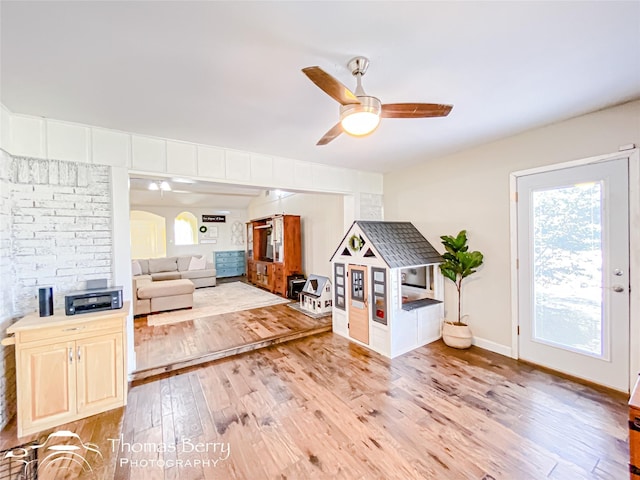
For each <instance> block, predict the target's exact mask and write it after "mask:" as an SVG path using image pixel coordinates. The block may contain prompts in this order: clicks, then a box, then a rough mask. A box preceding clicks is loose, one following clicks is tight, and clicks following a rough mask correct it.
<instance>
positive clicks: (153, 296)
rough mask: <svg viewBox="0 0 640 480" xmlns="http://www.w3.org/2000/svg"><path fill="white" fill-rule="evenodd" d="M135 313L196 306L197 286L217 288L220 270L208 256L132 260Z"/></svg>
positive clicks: (143, 313)
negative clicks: (208, 259) (209, 260)
mask: <svg viewBox="0 0 640 480" xmlns="http://www.w3.org/2000/svg"><path fill="white" fill-rule="evenodd" d="M132 273H133V294H134V315H145V314H148V313H153V312H163V311H166V310H175V309H179V308H191V307H192V306H193V292H194V290H195V289H196V288H203V287H215V286H216V269H215V266H214V265H213V263H210V262H207V259H206V258H205V257H204V256H191V255H188V256H179V257H166V258H149V259H136V260H133V261H132Z"/></svg>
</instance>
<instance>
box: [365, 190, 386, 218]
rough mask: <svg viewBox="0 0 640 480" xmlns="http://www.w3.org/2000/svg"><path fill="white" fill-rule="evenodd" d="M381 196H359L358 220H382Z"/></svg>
mask: <svg viewBox="0 0 640 480" xmlns="http://www.w3.org/2000/svg"><path fill="white" fill-rule="evenodd" d="M382 206H383V203H382V195H377V194H375V193H361V194H360V219H361V220H382V219H383V216H384V213H383V211H382Z"/></svg>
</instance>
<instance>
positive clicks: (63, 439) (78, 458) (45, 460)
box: [2, 430, 102, 479]
mask: <svg viewBox="0 0 640 480" xmlns="http://www.w3.org/2000/svg"><path fill="white" fill-rule="evenodd" d="M100 461H102V453H100V449H99V448H98V446H97V445H95V444H93V443H89V442H83V441H82V439H81V438H80V436H79V435H78V434H77V433H73V432H70V431H68V430H59V431H57V432H54V433H52V434H50V435H49V436H48V437H47V438H46V439H45V440H44V441H43V442H42V443H35V442H34V443H31V444H29V445H25V446H22V447H17V448H15V449H13V450H10V451H8V452H6V453H5V455H4V457H3V459H2V462H3V464H4V467H7V466H8V468H9V470H10V472H11V473H14V472H16V474H17V476H16V477H9V478H18V479H20V478H43V477H46V478H50V477H49V475H48V474H51V473H53V472H55V475H56V476H58V475H59V474H60V472H63V471H66V470H70V471H74V472H76V473H78V472H82V473H83V474H92V473H93V472H94V467H95V464H96V463H97V462H100ZM4 467H3V468H4ZM3 478H5V477H3Z"/></svg>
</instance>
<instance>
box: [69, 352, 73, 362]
mask: <svg viewBox="0 0 640 480" xmlns="http://www.w3.org/2000/svg"><path fill="white" fill-rule="evenodd" d="M69 363H73V348H70V349H69Z"/></svg>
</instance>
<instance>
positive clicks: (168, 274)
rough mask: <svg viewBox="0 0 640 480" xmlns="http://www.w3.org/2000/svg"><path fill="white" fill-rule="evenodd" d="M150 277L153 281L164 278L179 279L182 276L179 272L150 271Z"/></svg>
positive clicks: (162, 280) (160, 280)
mask: <svg viewBox="0 0 640 480" xmlns="http://www.w3.org/2000/svg"><path fill="white" fill-rule="evenodd" d="M151 278H152V279H153V281H154V282H164V281H166V280H180V279H181V278H182V276H181V274H180V272H160V273H152V274H151Z"/></svg>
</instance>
